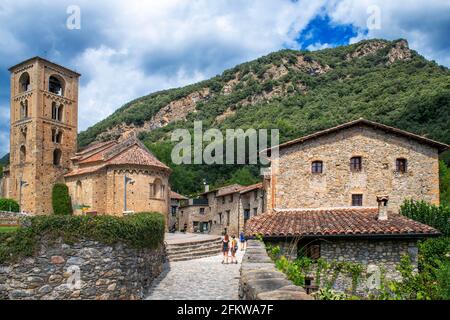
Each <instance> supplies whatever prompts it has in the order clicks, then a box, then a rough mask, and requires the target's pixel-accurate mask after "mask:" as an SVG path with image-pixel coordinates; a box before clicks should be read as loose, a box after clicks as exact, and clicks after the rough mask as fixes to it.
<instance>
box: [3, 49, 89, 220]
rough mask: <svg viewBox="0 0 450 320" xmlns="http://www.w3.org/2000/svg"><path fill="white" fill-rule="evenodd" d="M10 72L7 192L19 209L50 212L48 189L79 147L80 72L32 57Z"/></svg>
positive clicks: (64, 171)
mask: <svg viewBox="0 0 450 320" xmlns="http://www.w3.org/2000/svg"><path fill="white" fill-rule="evenodd" d="M9 71H10V72H11V102H10V106H11V110H10V117H11V118H10V122H11V130H10V150H11V152H10V166H9V170H7V171H6V176H5V182H4V184H5V185H6V187H5V188H4V189H5V192H4V193H5V196H6V197H8V198H13V199H15V200H17V201H18V202H20V203H21V207H22V210H23V211H26V212H32V213H35V214H45V213H51V212H52V205H51V192H52V186H53V185H54V184H55V183H56V182H58V181H59V182H62V181H63V180H64V174H65V173H67V172H68V171H69V170H70V168H71V160H70V159H71V157H72V156H74V154H75V152H76V149H77V134H78V132H77V128H78V125H77V123H78V80H79V77H80V74H78V73H76V72H74V71H72V70H69V69H67V68H65V67H62V66H59V65H57V64H54V63H52V62H50V61H47V60H45V59H42V58H39V57H36V58H32V59H29V60H26V61H24V62H22V63H19V64H18V65H15V66H13V67H11V68H10V69H9Z"/></svg>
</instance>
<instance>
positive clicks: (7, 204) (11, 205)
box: [0, 199, 20, 212]
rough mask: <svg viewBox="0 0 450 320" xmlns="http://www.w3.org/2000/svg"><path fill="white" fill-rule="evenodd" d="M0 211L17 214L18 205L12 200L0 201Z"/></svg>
mask: <svg viewBox="0 0 450 320" xmlns="http://www.w3.org/2000/svg"><path fill="white" fill-rule="evenodd" d="M0 211H7V212H19V211H20V208H19V204H18V203H17V201H16V200H13V199H0Z"/></svg>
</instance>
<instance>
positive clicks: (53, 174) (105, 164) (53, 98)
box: [0, 57, 170, 216]
mask: <svg viewBox="0 0 450 320" xmlns="http://www.w3.org/2000/svg"><path fill="white" fill-rule="evenodd" d="M9 71H10V72H11V103H10V105H11V118H10V122H11V137H10V151H11V152H10V166H9V168H6V170H5V172H4V178H3V179H2V181H1V184H2V186H1V190H2V193H3V194H2V195H0V196H3V197H6V198H13V199H15V200H17V201H18V202H19V204H20V205H21V209H22V211H24V212H28V213H32V214H51V213H52V211H53V209H52V188H53V186H54V185H55V184H56V183H65V184H66V185H67V186H68V187H69V192H70V196H71V198H72V204H73V207H74V209H75V213H78V214H80V213H83V212H91V213H93V214H105V213H108V214H113V215H123V214H127V213H132V212H140V211H157V212H161V213H163V214H165V215H166V216H167V214H168V210H169V202H170V199H169V198H170V196H169V195H170V187H169V175H170V169H169V168H168V167H167V166H166V165H164V164H163V163H161V162H160V161H158V160H157V159H156V158H155V157H154V156H153V155H152V154H151V153H150V152H149V151H148V150H147V148H146V147H145V146H144V145H143V144H142V143H141V142H139V141H138V140H137V139H136V138H134V137H132V138H129V139H128V140H125V141H122V142H120V143H119V142H117V141H108V142H103V143H98V144H95V145H91V146H89V147H87V148H86V149H84V150H81V151H80V152H77V134H78V84H79V78H80V74H78V73H76V72H74V71H72V70H69V69H67V68H65V67H63V66H60V65H57V64H55V63H52V62H50V61H47V60H45V59H42V58H40V57H35V58H32V59H29V60H26V61H24V62H22V63H19V64H18V65H15V66H13V67H12V68H10V69H9Z"/></svg>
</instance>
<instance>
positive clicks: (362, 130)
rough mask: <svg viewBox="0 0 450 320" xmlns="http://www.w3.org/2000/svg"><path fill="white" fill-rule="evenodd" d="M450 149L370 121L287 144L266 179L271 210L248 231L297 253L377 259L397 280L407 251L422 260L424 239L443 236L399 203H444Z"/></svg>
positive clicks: (251, 222) (370, 261) (254, 220)
mask: <svg viewBox="0 0 450 320" xmlns="http://www.w3.org/2000/svg"><path fill="white" fill-rule="evenodd" d="M448 148H449V146H447V145H445V144H443V143H439V142H436V141H433V140H430V139H427V138H424V137H421V136H418V135H415V134H412V133H409V132H405V131H402V130H399V129H396V128H392V127H388V126H385V125H382V124H379V123H375V122H371V121H368V120H364V119H360V120H356V121H352V122H349V123H346V124H343V125H340V126H338V127H335V128H331V129H328V130H324V131H320V132H317V133H315V134H311V135H308V136H306V137H303V138H299V139H296V140H293V141H290V142H287V143H284V144H282V145H280V146H279V157H278V159H273V160H272V164H271V173H270V175H267V176H266V177H265V179H264V187H265V189H266V195H267V199H266V201H267V202H266V204H267V207H266V209H267V210H266V213H265V214H263V215H258V216H257V217H254V218H252V219H250V220H249V222H248V223H247V227H246V234H247V235H248V236H250V237H252V236H256V235H257V234H262V235H263V236H264V237H265V238H266V240H268V241H274V242H276V243H278V244H280V245H281V247H282V249H283V251H284V252H285V253H286V254H287V255H288V256H291V257H296V256H297V254H298V253H301V254H302V255H306V256H309V257H311V258H313V259H316V258H319V257H322V258H325V259H328V260H338V261H351V262H358V263H361V264H363V265H366V266H368V265H369V264H375V265H377V266H379V267H382V268H384V269H385V270H386V271H387V273H386V276H387V277H388V278H389V277H391V278H398V277H399V274H398V272H397V271H396V269H395V267H396V265H397V264H398V262H399V261H400V258H401V257H402V255H404V254H409V255H410V257H411V258H412V261H413V263H414V264H416V263H417V246H416V243H417V240H419V239H422V238H426V237H431V236H438V235H439V233H438V232H437V231H436V230H434V229H433V228H431V227H429V226H426V225H424V224H421V223H418V222H415V221H412V220H410V219H408V218H406V217H403V216H400V215H399V214H398V212H399V207H400V205H401V204H402V203H403V202H404V200H406V199H414V200H424V201H427V202H430V203H432V204H439V163H438V161H439V160H438V155H439V153H440V152H443V151H445V150H447V149H448ZM269 154H270V150H269ZM342 283H343V282H342ZM337 289H342V286H341V287H340V288H337Z"/></svg>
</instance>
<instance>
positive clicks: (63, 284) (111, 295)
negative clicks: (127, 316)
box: [0, 240, 166, 300]
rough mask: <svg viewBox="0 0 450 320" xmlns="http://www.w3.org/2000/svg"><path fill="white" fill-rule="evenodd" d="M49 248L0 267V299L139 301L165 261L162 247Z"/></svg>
mask: <svg viewBox="0 0 450 320" xmlns="http://www.w3.org/2000/svg"><path fill="white" fill-rule="evenodd" d="M42 243H46V242H45V241H42ZM51 243H52V244H51V245H49V246H46V245H43V244H42V245H41V246H40V250H39V251H38V252H37V254H36V255H35V256H33V257H30V258H26V259H22V260H21V261H19V262H17V263H15V264H9V265H0V299H3V300H5V299H13V300H31V299H32V300H35V299H36V300H60V299H69V300H75V299H89V300H90V299H97V300H108V299H111V300H112V299H114V300H115V299H123V300H137V299H143V298H144V295H145V294H146V293H147V290H148V289H149V287H150V285H151V283H152V281H153V280H154V279H155V278H156V277H157V276H158V275H159V274H160V273H161V272H162V269H163V264H164V262H165V257H166V253H165V248H164V246H161V247H160V248H158V249H155V250H151V249H134V248H130V247H127V246H125V245H121V244H116V245H112V246H110V245H105V244H102V243H99V242H95V241H79V242H77V243H75V244H66V243H63V241H62V240H59V241H56V242H55V241H53V242H51Z"/></svg>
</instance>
